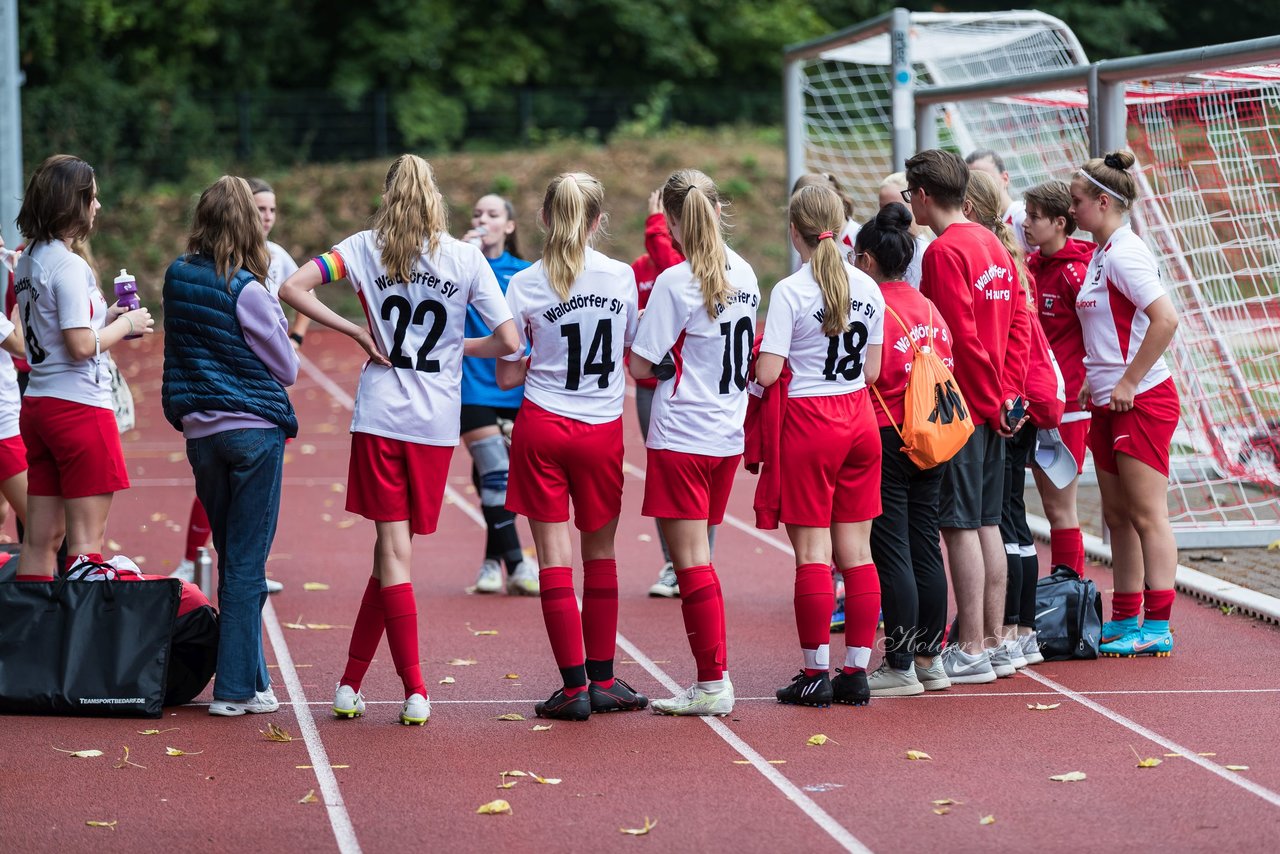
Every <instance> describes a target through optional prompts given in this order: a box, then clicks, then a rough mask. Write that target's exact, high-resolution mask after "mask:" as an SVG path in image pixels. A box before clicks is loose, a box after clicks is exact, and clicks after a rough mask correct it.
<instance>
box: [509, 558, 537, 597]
mask: <svg viewBox="0 0 1280 854" xmlns="http://www.w3.org/2000/svg"><path fill="white" fill-rule="evenodd" d="M541 592H542V585H541V583H540V582H539V581H538V562H537V561H536V560H534V559H533V558H531V557H527V558H525V559H524V560H522V561H520V563H519V565H517V566H516V569H515V572H513V573H511V577H510V578H508V579H507V595H508V596H537V595H539V594H540V593H541Z"/></svg>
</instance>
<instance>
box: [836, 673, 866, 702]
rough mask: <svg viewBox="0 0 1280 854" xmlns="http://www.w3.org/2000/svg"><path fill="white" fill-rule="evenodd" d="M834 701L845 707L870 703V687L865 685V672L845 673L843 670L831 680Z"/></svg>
mask: <svg viewBox="0 0 1280 854" xmlns="http://www.w3.org/2000/svg"><path fill="white" fill-rule="evenodd" d="M831 690H832V693H833V694H834V700H835V702H837V703H840V704H842V705H845V706H865V705H866V704H867V703H870V702H871V686H870V685H868V684H867V671H865V670H855V671H853V672H852V673H845V672H844V671H843V670H842V671H840V672H839V673H837V674H836V678H835V679H833V680H831Z"/></svg>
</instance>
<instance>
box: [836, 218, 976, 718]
mask: <svg viewBox="0 0 1280 854" xmlns="http://www.w3.org/2000/svg"><path fill="white" fill-rule="evenodd" d="M911 222H912V219H911V212H910V211H908V210H907V208H906V206H904V205H902V204H901V203H899V202H892V203H890V204H887V205H885V206H884V207H883V208H881V209H880V212H879V213H877V214H876V215H875V217H873V218H872V219H870V220H868V221H867V223H866V224H865V225H863V226H862V228H861V229H860V230H859V231H858V240H857V249H858V269H860V270H862V271H863V272H865V273H866V274H867V275H869V276H870V277H871V278H872V279H874V280H875V281H876V283H877V284H879V285H880V292H881V293H882V294H883V295H884V301H885V313H886V315H887V317H886V319H885V346H884V347H883V348H882V352H883V354H884V357H883V360H882V362H881V367H880V376H879V377H878V378H877V379H876V381H875V385H874V389H875V396H876V399H877V405H876V421H877V424H878V425H879V428H880V442H881V445H882V448H883V456H882V457H881V469H880V503H881V507H882V512H881V514H880V515H879V516H877V517H876V519H875V521H874V522H872V524H871V557H872V560H873V561H874V562H875V565H876V571H877V572H878V573H879V574H880V589H881V603H882V607H883V609H884V636H885V656H884V661H883V663H881V665H880V666H879V667H878V668H876V670H875V671H874V672H873V673H872V674H871V676H870V677H869V680H868V681H869V686H870V690H871V696H873V697H905V696H911V695H913V694H921V693H923V692H925V691H940V690H943V689H945V688H949V687H951V682H950V680H949V679H948V678H947V674H946V671H945V670H944V669H943V666H942V661H941V658H940V654H941V652H942V633H943V628H944V627H945V625H946V620H947V575H946V572H945V571H944V569H943V564H942V548H941V546H940V545H939V542H938V496H939V492H940V490H941V487H942V476H943V473H944V472H945V471H946V467H947V463H943V464H942V465H939V466H935V467H933V468H931V469H919V468H917V467H916V465H915V463H913V462H912V461H911V459H910V458H909V457H908V456H907V455H906V454H905V453H903V450H902V436H901V434H900V432H899V431H900V429H901V425H902V421H903V416H904V401H905V399H906V392H907V380H908V378H909V376H910V374H909V371H910V368H911V358H912V355H913V353H914V351H915V347H917V346H918V347H926V346H928V347H932V348H933V350H934V352H935V353H937V354H938V357H939V358H940V359H942V361H943V363H944V364H945V365H946V366H947V367H948V368H951V369H954V367H955V360H954V359H953V358H952V356H951V333H950V332H949V331H948V329H947V325H946V323H945V322H944V321H943V319H942V315H941V314H940V313H939V312H938V310H937V308H936V307H935V306H934V304H933V303H932V302H930V301H929V299H928V298H926V297H925V296H923V295H922V294H921V293H920V292H919V291H918V290H916V289H915V287H914V286H912V285H911V284H910V283H909V282H907V281H906V279H905V275H906V272H907V270H908V269H910V266H911V262H912V257H913V254H914V252H915V250H916V248H917V244H916V240H915V238H914V237H913V236H912V234H911ZM992 678H994V677H992Z"/></svg>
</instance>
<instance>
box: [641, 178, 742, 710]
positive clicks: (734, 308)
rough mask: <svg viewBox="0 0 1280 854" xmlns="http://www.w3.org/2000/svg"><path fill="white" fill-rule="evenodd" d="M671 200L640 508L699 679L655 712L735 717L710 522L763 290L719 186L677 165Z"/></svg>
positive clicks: (736, 439)
mask: <svg viewBox="0 0 1280 854" xmlns="http://www.w3.org/2000/svg"><path fill="white" fill-rule="evenodd" d="M662 204H663V208H664V209H665V211H666V216H667V223H668V225H669V226H670V227H671V234H672V236H673V237H674V238H675V239H676V241H677V242H678V243H679V244H680V246H681V247H682V248H683V249H684V254H685V259H686V260H685V261H684V262H683V263H680V264H677V265H676V266H674V267H669V268H668V269H666V270H664V271H663V272H662V273H661V274H660V275H659V276H658V279H657V281H656V282H654V285H653V292H652V293H651V294H650V295H649V304H648V306H647V307H646V308H645V313H644V317H643V318H641V320H640V327H639V329H638V331H637V332H636V340H635V343H634V344H632V347H631V375H632V376H634V377H635V378H636V379H644V378H646V377H651V376H654V375H655V374H654V367H655V366H657V365H660V364H662V363H663V360H664V358H665V357H666V356H667V355H668V354H669V355H670V356H671V361H672V362H673V363H674V371H673V372H672V375H671V376H670V377H669V378H668V379H664V380H663V381H662V382H661V383H660V384H659V385H658V390H657V393H656V394H655V395H654V401H653V415H652V417H651V420H650V422H649V438H648V440H647V441H646V442H645V444H646V446H647V447H648V449H649V453H648V468H649V472H648V476H647V477H646V478H645V485H644V506H643V511H642V512H643V513H644V515H646V516H652V517H654V518H656V519H658V520H659V524H660V525H661V526H662V532H663V535H664V536H665V537H666V538H667V545H668V546H669V547H670V548H671V560H672V562H673V563H674V564H675V569H676V577H677V578H678V580H679V583H680V610H681V612H682V613H683V615H684V627H685V632H686V633H687V635H688V637H689V647H690V649H691V650H692V651H693V657H694V660H695V661H696V662H697V669H698V677H697V681H696V682H695V683H694V684H693V685H692V686H690V687H689V688H688V689H686V690H685V691H682V692H681V693H680V694H678V695H676V696H675V697H672V698H671V699H669V700H656V701H654V702H653V703H652V705H651V708H652V709H653V710H654V712H656V713H658V714H669V715H727V714H729V712H731V711H733V683H732V682H730V681H729V674H728V672H727V668H726V663H727V658H726V647H727V644H726V639H725V624H724V596H723V594H722V592H721V589H720V579H719V578H717V577H716V571H715V568H714V567H713V566H712V564H711V556H710V550H709V547H708V544H707V526H708V525H709V524H710V525H718V524H720V523H721V522H722V521H724V511H725V506H726V505H727V504H728V501H729V492H730V490H731V489H732V488H733V475H734V471H735V470H736V469H737V466H738V461H739V459H740V458H741V456H742V450H743V430H742V424H743V421H744V420H745V418H746V414H747V396H746V388H747V366H748V361H749V359H750V357H751V346H752V343H753V342H754V340H755V328H756V327H755V323H756V310H757V309H758V308H759V305H760V289H759V287H758V286H757V284H756V274H755V272H754V271H753V270H752V269H751V266H750V265H749V264H747V262H746V261H744V260H742V258H741V257H739V256H738V254H737V253H736V252H734V251H733V250H732V249H730V248H729V247H727V246H726V245H725V243H724V237H723V235H722V234H721V232H720V212H721V202H720V194H719V192H718V191H717V190H716V185H715V184H714V183H712V181H711V179H710V178H708V177H707V176H706V175H704V174H702V173H701V172H699V171H697V170H696V169H682V170H680V171H679V172H676V173H675V174H673V175H672V176H671V177H670V178H668V179H667V182H666V184H664V185H663V187H662ZM664 375H665V371H664Z"/></svg>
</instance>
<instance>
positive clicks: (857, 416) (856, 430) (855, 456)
mask: <svg viewBox="0 0 1280 854" xmlns="http://www.w3.org/2000/svg"><path fill="white" fill-rule="evenodd" d="M780 451H781V460H780V465H781V470H782V472H783V475H782V495H781V500H782V507H781V513H780V515H779V519H780V520H781V521H782V522H783V524H787V525H803V526H805V527H809V528H827V527H830V526H831V524H832V523H834V522H866V521H868V520H870V519H874V518H875V517H877V516H879V515H880V455H881V452H882V445H881V442H880V429H879V428H878V427H877V426H876V416H875V412H874V411H872V409H871V402H870V398H869V396H868V392H867V390H866V389H861V390H859V391H855V392H851V393H849V394H841V395H835V396H833V397H793V398H790V399H789V400H788V401H787V414H786V418H785V419H784V420H783V423H782V440H781V448H780Z"/></svg>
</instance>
